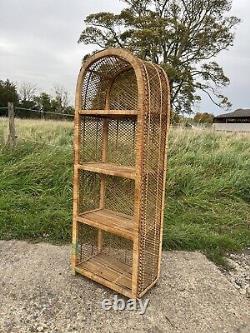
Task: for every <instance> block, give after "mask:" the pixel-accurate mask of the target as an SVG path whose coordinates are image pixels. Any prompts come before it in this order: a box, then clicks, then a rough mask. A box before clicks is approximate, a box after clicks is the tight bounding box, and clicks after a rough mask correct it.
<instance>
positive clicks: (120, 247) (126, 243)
mask: <svg viewBox="0 0 250 333" xmlns="http://www.w3.org/2000/svg"><path fill="white" fill-rule="evenodd" d="M78 235H79V236H78V244H77V247H78V249H77V253H78V258H77V260H78V263H83V262H85V261H86V260H88V259H89V258H90V257H92V256H95V255H97V254H98V229H96V228H94V227H91V226H89V225H86V224H82V223H78ZM132 250H133V244H132V241H130V240H128V239H125V238H122V237H119V236H116V235H113V234H110V233H108V232H103V244H102V251H101V252H102V254H104V255H107V256H110V257H111V258H113V259H115V260H119V262H122V263H124V264H127V265H130V266H131V267H132V259H133V258H132Z"/></svg>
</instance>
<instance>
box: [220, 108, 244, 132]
mask: <svg viewBox="0 0 250 333" xmlns="http://www.w3.org/2000/svg"><path fill="white" fill-rule="evenodd" d="M214 128H215V130H216V131H229V132H250V109H238V110H236V111H234V112H231V113H225V114H221V115H219V116H217V117H214Z"/></svg>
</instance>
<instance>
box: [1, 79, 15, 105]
mask: <svg viewBox="0 0 250 333" xmlns="http://www.w3.org/2000/svg"><path fill="white" fill-rule="evenodd" d="M18 100H19V96H18V93H17V87H16V85H15V83H13V82H10V81H9V80H6V81H2V80H0V107H6V106H7V105H8V102H11V103H15V104H17V103H18Z"/></svg>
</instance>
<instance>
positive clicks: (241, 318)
mask: <svg viewBox="0 0 250 333" xmlns="http://www.w3.org/2000/svg"><path fill="white" fill-rule="evenodd" d="M69 252H70V247H69V246H54V245H50V244H45V243H39V244H31V243H26V242H20V241H1V242H0V262H1V265H0V282H1V284H0V300H1V302H0V332H1V333H2V332H3V333H9V332H11V333H23V332H25V333H29V332H49V333H54V332H60V333H62V332H63V333H64V332H65V333H69V332H72V333H73V332H77V333H78V332H79V333H80V332H104V333H105V332H146V333H151V332H152V333H159V332H190V333H195V332H198V333H202V332H209V333H213V332H218V333H223V332H235V333H249V332H250V313H249V299H248V298H246V297H245V296H244V295H241V294H240V293H239V292H238V291H237V290H236V289H235V288H234V286H233V285H232V284H231V283H230V282H229V281H228V280H227V278H226V277H225V276H224V275H223V274H222V273H221V272H220V270H219V269H218V268H217V267H216V266H215V265H214V264H213V263H211V262H210V261H208V260H207V259H206V257H205V256H204V255H202V254H200V253H198V252H189V253H187V252H166V253H164V255H163V261H162V276H161V279H160V282H159V284H158V285H157V286H156V287H155V288H154V289H152V291H150V292H149V293H148V294H147V295H146V296H145V297H144V299H145V298H149V299H150V301H149V306H148V308H147V311H146V313H145V314H144V315H140V314H139V313H138V312H136V311H128V310H125V311H122V312H119V311H114V310H110V311H104V310H103V309H102V308H101V302H102V300H103V299H105V298H107V299H110V300H112V299H113V296H114V294H113V293H112V291H110V290H108V289H106V288H103V287H102V286H99V285H98V284H96V283H94V282H91V281H89V280H87V279H85V278H82V277H80V276H73V275H72V273H71V270H70V266H69ZM119 297H120V296H119Z"/></svg>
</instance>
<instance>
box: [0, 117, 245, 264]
mask: <svg viewBox="0 0 250 333" xmlns="http://www.w3.org/2000/svg"><path fill="white" fill-rule="evenodd" d="M6 128H7V121H6V120H5V119H0V144H1V148H0V150H1V151H0V238H1V239H11V238H17V239H33V240H34V239H35V240H41V239H43V240H48V241H53V242H68V241H70V232H71V230H70V224H71V214H72V210H71V208H72V186H71V183H72V156H73V154H72V134H73V128H72V123H70V122H56V121H40V120H17V136H18V138H17V140H18V144H17V147H16V148H14V149H9V148H7V147H5V145H4V138H6ZM167 172H168V174H167V178H168V182H167V191H166V196H167V197H166V199H167V200H166V209H165V214H164V217H165V218H164V223H165V229H164V242H163V245H164V248H165V249H183V250H201V251H203V252H204V253H205V254H206V255H208V257H209V258H211V259H212V260H214V261H215V262H217V263H223V255H224V254H225V253H226V252H227V251H238V250H241V249H243V248H244V247H246V246H250V228H249V223H250V136H248V135H244V134H226V133H215V132H213V131H212V130H203V131H198V130H192V129H191V130H190V129H171V131H170V137H169V151H168V171H167Z"/></svg>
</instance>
